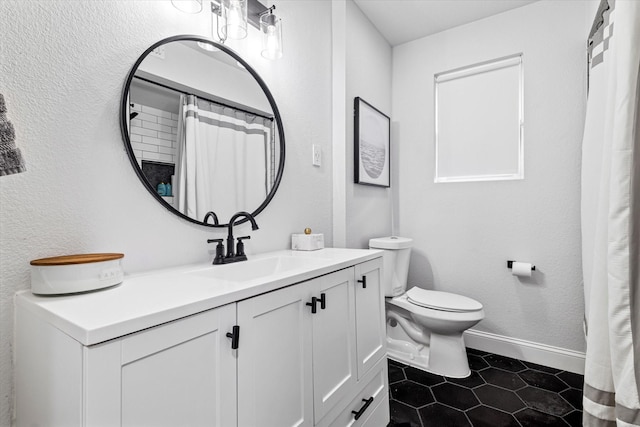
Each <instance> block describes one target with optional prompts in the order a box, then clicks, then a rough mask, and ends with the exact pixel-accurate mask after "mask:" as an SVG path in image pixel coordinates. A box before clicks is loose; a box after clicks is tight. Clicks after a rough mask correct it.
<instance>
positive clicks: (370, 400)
mask: <svg viewBox="0 0 640 427" xmlns="http://www.w3.org/2000/svg"><path fill="white" fill-rule="evenodd" d="M362 401H363V402H365V404H364V405H363V406H362V408H360V410H359V411H351V413H352V414H354V415H353V418H354V419H355V420H357V419H358V418H360V417H361V416H362V414H364V411H366V410H367V408H368V407H369V406H370V405H371V404H372V403H373V396H371V397H370V398H368V399H362Z"/></svg>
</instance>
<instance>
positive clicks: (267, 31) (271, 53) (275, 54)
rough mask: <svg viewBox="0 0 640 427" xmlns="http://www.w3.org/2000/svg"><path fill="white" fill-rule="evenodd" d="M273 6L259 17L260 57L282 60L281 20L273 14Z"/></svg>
mask: <svg viewBox="0 0 640 427" xmlns="http://www.w3.org/2000/svg"><path fill="white" fill-rule="evenodd" d="M275 8H276V7H275V6H271V7H270V8H269V9H268V10H267V12H265V13H263V14H262V15H260V33H261V35H262V56H263V57H265V58H267V59H272V60H273V59H280V58H282V25H281V22H282V20H281V19H280V18H278V17H277V16H276V15H274V13H273V9H275Z"/></svg>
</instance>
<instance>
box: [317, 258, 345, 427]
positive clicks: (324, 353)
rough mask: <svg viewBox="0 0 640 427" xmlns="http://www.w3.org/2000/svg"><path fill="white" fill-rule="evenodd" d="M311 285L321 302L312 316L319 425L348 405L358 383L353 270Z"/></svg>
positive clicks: (339, 272) (330, 276)
mask: <svg viewBox="0 0 640 427" xmlns="http://www.w3.org/2000/svg"><path fill="white" fill-rule="evenodd" d="M309 284H310V285H311V290H312V296H315V297H316V298H318V299H319V301H318V307H317V313H316V314H313V315H312V316H311V319H312V327H313V332H312V335H313V397H314V399H313V400H314V417H315V423H316V424H317V423H319V422H320V421H321V420H322V419H323V417H324V416H325V415H326V414H327V412H329V411H330V410H331V408H333V407H334V406H335V405H336V404H338V403H341V404H342V405H346V404H347V402H348V401H349V400H350V397H349V395H350V393H352V392H353V389H354V387H355V384H356V381H357V378H356V377H357V372H356V329H355V320H356V313H355V293H354V270H353V268H348V269H345V270H340V271H337V272H335V273H332V274H328V275H326V276H322V277H319V278H317V279H314V280H312V281H310V282H309ZM322 299H323V300H324V302H325V304H324V307H325V308H324V309H323V308H321V303H320V300H322Z"/></svg>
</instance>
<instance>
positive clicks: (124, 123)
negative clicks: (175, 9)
mask: <svg viewBox="0 0 640 427" xmlns="http://www.w3.org/2000/svg"><path fill="white" fill-rule="evenodd" d="M174 41H195V42H203V43H210V44H212V45H213V46H214V47H216V48H217V49H220V50H221V51H223V52H225V53H227V54H228V55H230V56H231V57H233V59H235V60H236V61H238V62H239V63H240V64H242V66H243V67H244V68H246V70H247V71H248V72H249V73H250V74H251V75H252V76H253V78H254V79H255V80H256V82H258V84H259V85H260V88H261V89H262V91H263V92H264V94H265V95H266V97H267V99H268V100H269V105H271V109H272V110H273V116H274V118H275V121H276V125H277V127H278V138H279V140H280V159H279V162H278V172H277V174H276V179H275V181H274V183H273V187H271V191H270V192H269V194H267V197H266V198H265V200H264V201H263V202H262V204H261V205H260V206H258V208H257V209H256V210H254V211H253V212H251V215H253V216H254V217H255V216H257V215H258V214H259V213H260V212H262V211H263V210H264V208H266V207H267V205H268V204H269V202H271V199H273V196H274V195H275V193H276V191H277V190H278V187H279V185H280V181H281V180H282V174H283V171H284V159H285V140H284V127H283V124H282V118H281V116H280V111H279V110H278V106H277V105H276V101H275V99H274V98H273V95H272V94H271V91H270V90H269V88H268V87H267V85H266V83H265V82H264V80H262V77H260V75H258V73H257V72H256V71H255V70H254V69H253V68H252V67H251V66H250V65H249V64H248V63H247V62H246V61H245V60H244V59H243V58H242V57H240V55H238V54H237V53H236V52H234V51H233V50H231V49H230V48H228V47H227V46H225V45H223V44H220V43H217V42H215V41H213V40H212V39H209V38H206V37H201V36H195V35H178V36H172V37H167V38H165V39H162V40H160V41H158V42H156V43H154V44H153V45H151V47H149V48H148V49H147V50H145V51H144V53H143V54H142V55H140V57H139V58H138V60H137V61H136V63H135V64H134V65H133V67H132V68H131V71H130V72H129V75H128V76H127V80H126V81H125V84H124V87H123V89H122V100H121V102H120V130H121V131H122V138H123V141H124V146H125V149H126V150H127V154H128V155H129V160H130V161H131V165H132V166H133V169H134V170H135V171H136V174H137V175H138V178H139V179H140V181H141V182H142V184H143V185H144V186H145V188H146V189H147V190H148V191H149V193H151V195H152V196H153V197H154V198H155V199H156V200H157V201H158V202H159V203H160V204H161V205H162V206H164V207H165V208H166V209H168V210H169V211H170V212H172V213H174V214H175V215H178V216H179V217H181V218H184V219H186V220H187V221H189V222H192V223H194V224H200V225H204V226H207V227H216V228H223V227H227V226H228V224H223V223H221V224H206V223H204V222H203V221H199V220H197V219H194V218H191V217H188V216H187V215H185V214H183V213H182V212H180V211H178V210H177V209H176V208H174V207H173V206H171V205H170V204H169V203H167V202H166V201H165V200H164V199H163V198H162V197H161V196H160V195H159V194H158V192H157V191H156V189H155V188H152V186H151V184H150V183H149V181H148V180H147V178H146V177H145V176H144V174H143V172H142V169H141V168H140V166H139V165H138V161H137V160H136V156H135V154H134V152H133V146H132V144H131V138H130V137H129V125H128V122H129V118H128V116H127V109H128V94H129V90H130V87H131V81H132V80H133V77H134V75H135V73H136V71H137V69H138V67H139V66H140V64H141V63H142V61H144V60H145V59H146V58H147V55H149V53H150V52H151V51H153V50H154V49H156V48H157V47H159V46H162V45H164V44H167V43H170V42H174ZM246 221H247V218H243V219H242V220H239V221H237V222H236V223H235V224H241V223H243V222H246Z"/></svg>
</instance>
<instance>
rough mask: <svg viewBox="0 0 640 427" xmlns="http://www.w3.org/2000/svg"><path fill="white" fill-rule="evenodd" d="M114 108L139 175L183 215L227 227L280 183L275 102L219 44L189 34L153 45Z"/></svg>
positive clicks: (281, 151) (280, 132) (281, 144)
mask: <svg viewBox="0 0 640 427" xmlns="http://www.w3.org/2000/svg"><path fill="white" fill-rule="evenodd" d="M120 116H121V120H120V126H121V129H122V136H123V139H124V144H125V147H126V150H127V153H128V154H129V159H130V160H131V164H132V166H133V168H134V170H135V171H136V173H137V175H138V177H139V178H140V181H141V182H142V184H143V185H144V186H145V188H146V189H147V190H148V191H149V192H150V193H151V194H152V195H153V197H155V198H156V200H158V202H159V203H160V204H161V205H162V206H164V207H165V208H166V209H169V210H170V211H171V212H173V213H175V214H176V215H178V216H180V217H182V218H184V219H186V220H188V221H191V222H194V223H198V224H203V225H209V226H214V227H224V226H226V225H227V224H225V221H228V220H229V218H231V216H232V215H233V214H234V213H236V212H239V211H246V212H250V213H251V214H252V215H253V216H256V215H258V214H259V213H260V212H262V210H263V209H264V208H265V207H266V206H267V205H268V204H269V202H270V201H271V199H272V198H273V196H274V194H275V192H276V190H277V189H278V185H279V184H280V180H281V179H282V172H283V169H284V159H285V139H284V129H283V126H282V118H281V117H280V113H279V111H278V107H277V105H276V103H275V100H274V98H273V95H272V94H271V92H270V91H269V88H268V87H267V85H266V84H265V82H264V81H263V80H262V78H261V77H260V76H259V75H258V73H257V72H256V71H255V70H254V69H253V68H251V66H250V65H249V64H248V63H247V62H246V61H244V60H243V59H242V58H241V57H240V56H239V55H238V54H237V53H236V52H234V51H233V50H231V49H229V48H228V47H226V46H224V45H222V44H219V43H216V42H214V41H212V40H210V39H207V38H203V37H199V36H191V35H183V36H174V37H169V38H167V39H164V40H161V41H159V42H157V43H155V44H153V45H152V46H151V47H149V48H148V49H147V50H146V51H145V52H144V53H143V54H142V56H140V58H139V59H138V60H137V61H136V63H135V64H134V66H133V68H132V69H131V72H130V73H129V75H128V77H127V80H126V82H125V85H124V89H123V92H122V101H121V104H120ZM210 212H213V214H214V215H211V214H209V213H210ZM207 214H209V215H207ZM213 218H216V219H217V220H218V222H219V223H218V224H212V223H211V222H212V221H211V220H212V219H213ZM243 221H244V220H243ZM243 221H242V222H243Z"/></svg>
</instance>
